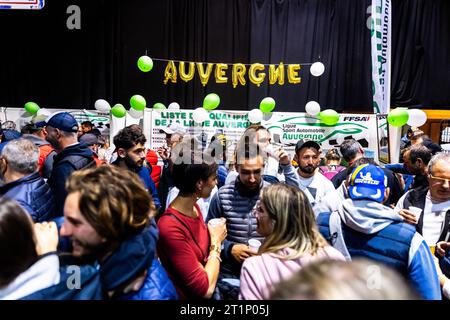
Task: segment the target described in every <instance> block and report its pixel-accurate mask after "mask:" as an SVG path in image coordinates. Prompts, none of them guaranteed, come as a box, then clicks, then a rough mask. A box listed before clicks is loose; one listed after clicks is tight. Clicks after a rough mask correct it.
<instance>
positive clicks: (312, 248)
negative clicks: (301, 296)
mask: <svg viewBox="0 0 450 320" xmlns="http://www.w3.org/2000/svg"><path fill="white" fill-rule="evenodd" d="M254 214H255V216H256V220H257V223H258V227H257V229H256V231H257V232H258V233H259V234H260V235H262V236H264V237H266V239H265V242H264V244H263V245H262V246H261V247H260V249H259V254H260V255H258V256H254V257H250V258H248V259H246V260H245V262H244V264H243V266H242V270H241V280H240V284H241V287H240V293H239V298H240V299H242V300H264V299H270V294H271V293H272V291H273V290H274V288H275V285H276V284H278V283H279V282H281V281H282V280H285V279H287V278H289V277H291V276H292V275H293V274H294V273H296V272H297V271H299V270H300V269H301V268H302V267H303V266H305V265H307V264H309V263H311V262H314V261H317V260H320V259H335V260H345V258H344V256H343V255H342V254H341V253H340V252H338V251H337V250H336V249H334V248H332V247H331V246H329V245H328V243H327V242H326V240H325V239H324V238H323V237H322V236H321V234H320V233H319V230H318V228H317V225H316V221H315V218H314V213H313V210H312V208H311V205H310V204H309V202H308V199H307V198H306V196H305V194H304V193H303V192H302V191H301V190H299V189H297V188H294V187H291V186H288V185H284V184H275V185H271V186H269V187H267V188H264V189H263V190H262V191H261V197H260V200H259V202H258V203H257V204H256V207H255V210H254Z"/></svg>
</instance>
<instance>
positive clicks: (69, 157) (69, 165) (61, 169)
mask: <svg viewBox="0 0 450 320" xmlns="http://www.w3.org/2000/svg"><path fill="white" fill-rule="evenodd" d="M93 155H94V154H93V153H92V151H91V149H89V148H88V147H87V146H86V145H85V144H82V143H77V144H75V145H72V146H70V147H67V148H65V149H64V150H63V151H61V152H60V153H58V154H57V155H56V156H55V157H54V162H53V170H52V174H51V176H50V179H48V184H49V186H50V188H51V189H52V191H53V196H54V197H55V217H60V216H62V215H63V214H64V212H63V210H64V201H65V200H66V197H67V191H66V188H65V186H66V181H67V179H68V178H69V176H70V175H71V174H72V172H74V171H76V170H80V169H86V168H90V167H95V166H96V164H95V160H94V157H93Z"/></svg>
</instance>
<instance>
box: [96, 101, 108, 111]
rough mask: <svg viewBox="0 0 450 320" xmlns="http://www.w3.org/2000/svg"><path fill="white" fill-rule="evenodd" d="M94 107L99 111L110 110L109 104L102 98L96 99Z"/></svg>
mask: <svg viewBox="0 0 450 320" xmlns="http://www.w3.org/2000/svg"><path fill="white" fill-rule="evenodd" d="M95 109H96V110H98V111H101V112H109V111H110V110H111V106H110V105H109V103H108V101H106V100H103V99H98V100H97V101H95Z"/></svg>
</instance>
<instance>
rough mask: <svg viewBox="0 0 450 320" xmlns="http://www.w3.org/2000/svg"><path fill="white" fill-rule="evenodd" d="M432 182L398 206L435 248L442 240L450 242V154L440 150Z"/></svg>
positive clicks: (431, 172) (431, 170) (432, 163)
mask: <svg viewBox="0 0 450 320" xmlns="http://www.w3.org/2000/svg"><path fill="white" fill-rule="evenodd" d="M428 182H429V187H428V186H420V187H418V188H416V189H413V190H410V191H408V192H407V193H406V194H405V195H403V196H402V197H401V198H400V200H399V201H398V203H397V206H396V207H395V209H396V211H398V213H399V214H400V215H401V216H402V217H403V218H404V219H405V221H406V222H408V223H411V224H413V225H416V229H417V232H419V233H420V234H422V236H423V237H424V239H425V241H426V242H427V244H428V245H429V246H430V247H432V248H433V247H434V246H435V245H436V243H437V242H438V241H450V154H446V153H438V154H436V155H435V156H434V157H433V158H432V159H431V160H430V162H429V164H428ZM411 207H416V208H418V209H414V208H411ZM420 210H421V211H420ZM414 211H417V215H416V214H415V213H414ZM419 211H420V213H419Z"/></svg>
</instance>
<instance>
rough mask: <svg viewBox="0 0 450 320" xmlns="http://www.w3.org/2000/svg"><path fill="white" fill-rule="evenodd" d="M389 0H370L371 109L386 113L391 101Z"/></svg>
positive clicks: (378, 112)
mask: <svg viewBox="0 0 450 320" xmlns="http://www.w3.org/2000/svg"><path fill="white" fill-rule="evenodd" d="M391 5H392V3H391V0H372V28H371V44H372V46H371V47H372V50H371V52H372V93H373V109H374V112H375V113H377V114H386V113H388V112H389V109H390V102H391V34H392V30H391V12H392V10H391Z"/></svg>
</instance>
